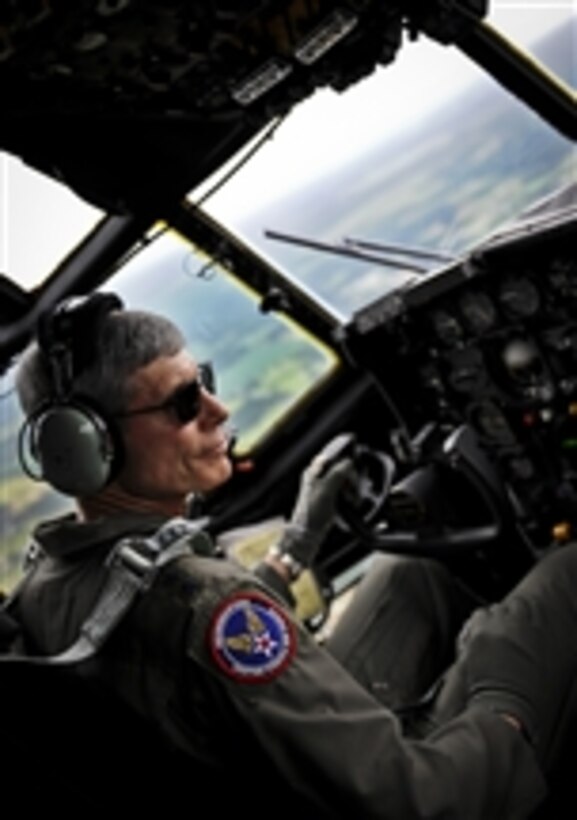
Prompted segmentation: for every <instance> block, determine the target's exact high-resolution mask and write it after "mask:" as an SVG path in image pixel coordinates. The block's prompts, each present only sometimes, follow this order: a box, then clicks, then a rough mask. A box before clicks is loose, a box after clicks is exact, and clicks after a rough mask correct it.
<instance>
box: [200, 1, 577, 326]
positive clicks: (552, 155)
mask: <svg viewBox="0 0 577 820" xmlns="http://www.w3.org/2000/svg"><path fill="white" fill-rule="evenodd" d="M555 5H556V6H558V8H556V9H555V10H554V11H552V10H551V9H550V8H549V5H548V6H547V9H546V10H545V9H544V8H539V9H538V8H535V9H533V8H528V7H527V4H525V3H524V4H520V3H507V4H498V3H496V4H493V6H494V12H493V13H492V15H491V23H492V24H493V25H494V27H495V28H496V27H497V26H500V25H501V24H503V26H504V27H507V28H508V29H509V30H510V31H511V34H512V35H514V36H515V37H516V39H517V42H519V44H520V45H521V46H523V47H525V48H527V49H529V50H530V51H531V53H532V54H534V55H535V57H536V58H538V59H539V61H540V62H541V63H542V64H543V65H545V66H547V67H548V68H549V69H550V70H554V71H555V72H556V73H557V75H558V76H559V78H561V79H562V80H563V81H564V82H565V83H566V84H571V83H572V82H573V84H574V80H575V78H574V72H575V63H574V25H575V20H576V17H575V13H574V12H572V11H571V8H569V6H564V7H563V8H560V7H559V6H560V5H561V4H555ZM521 6H523V8H521ZM529 6H531V4H529ZM576 175H577V157H576V154H575V148H574V145H573V143H572V142H571V141H570V140H569V139H567V138H565V137H563V136H562V135H560V134H559V133H558V132H557V131H556V130H555V129H554V128H553V127H552V126H551V125H550V124H549V123H547V122H546V121H544V120H543V119H541V118H540V117H539V116H538V115H537V114H535V113H534V112H533V111H532V110H530V109H529V108H528V107H527V106H526V105H525V103H523V102H521V101H520V100H519V99H518V98H517V97H515V96H514V95H513V94H512V93H510V92H508V91H506V90H504V89H503V88H502V87H501V86H500V85H499V83H498V82H497V81H496V80H495V79H494V78H493V77H491V76H489V75H487V74H486V73H485V72H484V71H483V70H482V69H481V68H480V67H479V66H477V65H476V64H475V63H473V62H472V61H471V60H469V59H468V58H467V57H466V56H465V55H464V54H463V53H462V52H461V51H460V50H458V49H456V48H453V47H445V46H441V45H439V44H438V43H435V42H433V41H431V40H427V39H426V38H420V39H419V40H418V41H417V42H415V43H412V42H406V43H405V45H404V46H403V48H402V49H401V50H400V52H399V54H398V56H397V58H396V60H395V62H394V63H393V64H392V65H388V66H386V67H384V68H382V69H379V70H377V71H376V72H375V73H374V74H373V75H372V76H370V77H369V78H367V79H365V80H363V81H361V82H360V83H358V84H357V85H356V86H354V87H352V88H349V89H348V90H347V91H346V92H345V93H343V94H337V93H335V92H332V91H327V90H323V91H320V92H317V93H316V94H315V95H314V96H313V97H312V98H311V99H309V100H307V101H306V102H304V103H303V104H301V105H300V106H298V107H297V108H296V110H295V111H294V112H293V113H292V114H291V115H290V116H289V117H288V119H287V120H286V121H285V122H284V123H282V124H281V125H280V126H279V127H278V129H277V130H276V131H275V132H274V136H273V137H272V139H270V140H269V141H267V142H266V144H265V145H264V147H263V148H261V149H260V150H259V151H258V152H257V153H256V154H255V155H254V156H253V157H252V159H251V160H250V161H249V162H248V163H246V164H245V165H243V166H242V168H241V169H240V170H239V171H238V173H236V174H234V175H233V176H232V177H231V178H230V179H229V181H228V182H226V183H225V184H224V185H223V186H222V187H221V188H220V189H218V190H217V191H216V193H214V194H213V195H211V196H209V197H208V199H207V200H206V201H205V203H204V206H203V207H205V208H206V210H208V211H209V213H210V214H211V216H213V217H214V218H216V219H218V220H220V221H222V222H224V223H225V224H227V225H229V226H232V230H233V231H238V232H240V234H241V235H242V236H243V239H244V240H245V241H246V242H248V243H249V244H251V245H253V246H254V247H256V248H257V249H258V250H259V251H260V252H262V253H263V254H264V255H266V256H267V257H268V258H269V259H271V260H273V261H274V263H276V264H277V265H279V266H280V267H281V268H282V269H283V270H284V271H285V272H286V273H287V275H290V276H291V277H294V278H296V279H298V280H299V281H301V282H303V283H304V284H306V286H307V287H309V288H311V289H312V290H313V291H314V292H315V293H316V294H317V295H319V296H320V297H321V298H322V299H323V300H325V301H326V302H328V303H329V304H330V305H331V306H332V307H333V309H334V310H337V311H339V312H340V313H342V314H344V315H345V316H346V315H350V314H351V313H352V312H353V311H354V310H355V309H358V308H360V307H362V306H364V305H366V304H368V303H370V302H371V301H373V300H374V299H377V298H379V297H381V296H382V295H383V294H385V293H386V292H388V291H390V290H392V289H395V288H397V287H399V286H402V285H403V283H405V282H406V281H407V280H409V279H411V278H414V277H416V276H421V275H423V274H424V273H426V272H427V271H430V270H434V269H435V267H438V265H439V264H440V263H439V261H438V260H437V259H435V257H434V256H432V257H431V258H428V259H427V258H423V257H420V256H419V255H415V254H414V253H413V252H414V251H417V254H418V253H419V252H420V251H422V250H423V249H424V250H426V251H429V252H433V253H434V254H441V255H442V256H443V257H445V256H447V255H449V256H450V255H459V254H461V253H462V252H464V251H465V250H467V249H469V248H470V247H471V246H472V245H473V244H475V243H476V242H478V241H480V240H482V239H484V238H486V237H487V235H489V234H490V233H491V232H493V231H495V230H496V229H497V228H498V227H501V226H503V224H506V223H508V222H513V221H514V220H515V219H516V218H517V217H518V215H519V214H521V213H522V212H523V211H524V210H525V209H526V208H527V207H529V206H530V205H532V204H533V203H535V202H536V201H537V200H539V199H541V198H544V197H546V196H548V195H550V194H551V193H552V192H553V191H555V190H557V189H559V188H561V187H563V186H565V185H567V184H568V183H570V182H571V181H572V180H574V179H575V177H576ZM202 196H203V189H201V190H197V191H194V192H192V193H191V196H190V198H191V200H192V201H198V199H199V198H200V197H202ZM279 235H280V237H281V238H279ZM299 240H300V241H301V243H300V244H299ZM303 240H304V241H303ZM313 244H316V245H327V246H328V247H326V248H324V249H320V248H318V247H316V248H313V247H312V245H313ZM350 250H355V251H357V253H356V254H355V256H356V257H358V256H360V255H361V253H360V252H363V253H364V254H365V258H364V260H359V258H352V254H351V255H348V254H346V253H345V252H344V251H350Z"/></svg>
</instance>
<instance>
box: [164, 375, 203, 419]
mask: <svg viewBox="0 0 577 820" xmlns="http://www.w3.org/2000/svg"><path fill="white" fill-rule="evenodd" d="M200 391H201V384H200V382H199V381H198V380H196V379H195V380H194V381H193V382H189V383H188V384H185V385H184V387H181V388H180V390H177V391H176V393H175V394H174V396H173V398H172V401H171V404H172V406H173V407H174V412H175V414H176V417H177V419H178V420H179V422H180V423H181V424H186V423H187V422H189V421H192V420H193V419H195V418H196V417H197V416H198V413H199V410H200Z"/></svg>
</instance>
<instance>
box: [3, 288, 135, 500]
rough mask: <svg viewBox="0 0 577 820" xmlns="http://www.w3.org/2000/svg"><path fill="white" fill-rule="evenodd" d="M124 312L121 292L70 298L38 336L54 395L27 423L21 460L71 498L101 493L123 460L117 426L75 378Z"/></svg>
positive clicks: (42, 322) (46, 318) (50, 314)
mask: <svg viewBox="0 0 577 820" xmlns="http://www.w3.org/2000/svg"><path fill="white" fill-rule="evenodd" d="M122 308H123V303H122V301H121V299H120V298H119V297H118V296H116V295H115V294H112V293H95V294H91V295H90V296H80V297H78V296H75V297H70V298H69V299H66V300H64V301H62V302H60V303H59V304H58V305H56V307H55V308H54V309H53V310H51V311H47V312H45V313H43V314H42V315H41V316H40V318H39V320H38V324H37V333H36V337H37V342H38V347H39V350H40V354H41V355H42V356H43V357H44V359H45V362H46V368H47V372H48V376H49V379H50V387H51V394H50V396H49V398H48V399H47V400H46V401H45V402H44V403H43V404H41V405H40V407H38V408H37V409H36V410H35V411H34V412H33V413H31V414H30V416H29V417H28V418H27V419H26V421H25V422H24V424H23V426H22V428H21V430H20V436H19V457H20V463H21V465H22V468H23V469H24V471H25V472H26V473H27V474H28V475H29V476H30V477H31V478H33V479H35V480H37V481H47V482H48V483H49V484H51V485H52V486H53V487H54V488H55V489H56V490H59V491H60V492H62V493H64V494H65V495H71V496H75V497H83V496H87V495H92V494H94V493H96V492H98V491H99V490H101V489H102V488H103V487H105V486H106V485H107V484H108V483H109V482H110V481H111V480H112V479H113V478H114V476H115V475H117V473H118V470H119V468H120V465H121V462H122V442H121V437H120V433H119V430H118V428H117V426H116V425H115V424H114V423H113V422H112V420H111V419H109V418H107V417H106V414H105V413H103V412H102V410H101V409H100V408H98V407H97V406H96V403H95V402H93V401H92V400H91V399H89V398H87V397H85V396H82V395H80V394H78V393H75V390H74V382H75V379H76V378H77V377H78V376H79V375H80V373H82V371H83V370H85V369H86V368H87V367H89V366H90V364H91V363H92V362H93V361H94V357H95V353H96V349H95V340H96V339H98V337H99V333H100V332H101V327H102V322H103V319H104V318H105V317H106V316H107V315H108V314H109V313H111V312H112V311H115V310H122ZM31 461H32V462H33V464H31V463H30V462H31Z"/></svg>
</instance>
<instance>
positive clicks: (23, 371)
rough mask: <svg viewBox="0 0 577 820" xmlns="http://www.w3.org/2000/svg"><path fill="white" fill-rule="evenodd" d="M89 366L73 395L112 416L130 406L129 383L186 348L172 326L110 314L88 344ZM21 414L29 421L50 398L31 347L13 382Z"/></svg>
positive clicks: (159, 319) (41, 361)
mask: <svg viewBox="0 0 577 820" xmlns="http://www.w3.org/2000/svg"><path fill="white" fill-rule="evenodd" d="M91 344H92V351H93V355H92V357H91V362H90V363H89V364H88V366H87V367H85V368H84V369H83V370H82V371H81V372H79V373H77V374H74V384H73V394H74V395H79V396H84V397H85V398H87V399H89V400H92V401H93V402H94V403H95V404H96V405H97V407H98V408H100V409H102V410H103V411H105V412H106V413H109V414H111V415H113V414H115V413H121V412H123V411H125V410H126V409H127V407H128V403H129V401H130V398H131V396H130V385H129V381H130V377H131V376H132V374H133V373H134V372H135V371H136V370H138V369H139V368H140V367H144V366H145V365H147V364H149V363H150V362H152V361H154V360H155V359H157V358H159V357H161V356H174V355H176V354H177V353H179V352H180V351H181V350H182V349H183V348H184V347H185V345H186V341H185V339H184V336H183V334H182V333H181V332H180V330H179V329H178V328H177V327H176V325H174V324H173V323H172V322H171V321H170V320H168V319H166V318H165V317H164V316H160V315H158V314H155V313H148V312H145V311H139V310H114V311H112V312H111V313H108V314H107V315H106V316H104V317H103V319H102V321H101V322H100V323H99V325H98V330H97V335H96V338H94V339H93V340H91ZM16 387H17V390H18V398H19V400H20V405H21V407H22V410H23V411H24V413H25V414H26V415H27V416H30V415H31V414H32V413H34V411H35V410H37V409H38V408H39V407H40V406H41V405H43V404H45V403H46V402H47V401H49V400H50V399H51V398H52V397H53V394H54V387H53V385H52V381H51V375H50V372H49V365H48V361H47V358H46V356H45V355H44V354H43V353H42V351H41V350H40V349H39V347H38V345H37V344H36V343H34V344H33V345H31V347H30V348H29V349H28V350H27V351H26V353H25V354H24V356H23V358H22V361H21V363H20V366H19V368H18V373H17V376H16Z"/></svg>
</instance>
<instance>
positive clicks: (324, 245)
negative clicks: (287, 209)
mask: <svg viewBox="0 0 577 820" xmlns="http://www.w3.org/2000/svg"><path fill="white" fill-rule="evenodd" d="M264 235H265V236H266V237H267V238H268V239H277V240H279V241H280V242H288V243H289V244H292V245H300V246H301V247H305V248H312V249H313V250H315V251H322V252H323V253H333V254H336V255H337V256H347V257H349V258H350V259H358V260H359V261H361V262H372V263H373V264H375V265H383V266H384V267H388V268H396V269H397V270H399V269H401V270H409V271H412V272H413V273H428V268H424V267H423V266H422V265H417V264H415V263H413V262H411V263H409V262H403V261H401V260H399V259H389V258H387V257H385V256H381V255H380V254H379V255H375V254H371V253H365V252H364V251H361V250H356V249H355V248H350V247H343V246H342V245H333V244H331V243H329V242H320V241H319V240H318V239H308V238H306V237H303V236H295V235H293V234H287V233H281V232H279V231H270V230H265V232H264Z"/></svg>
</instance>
